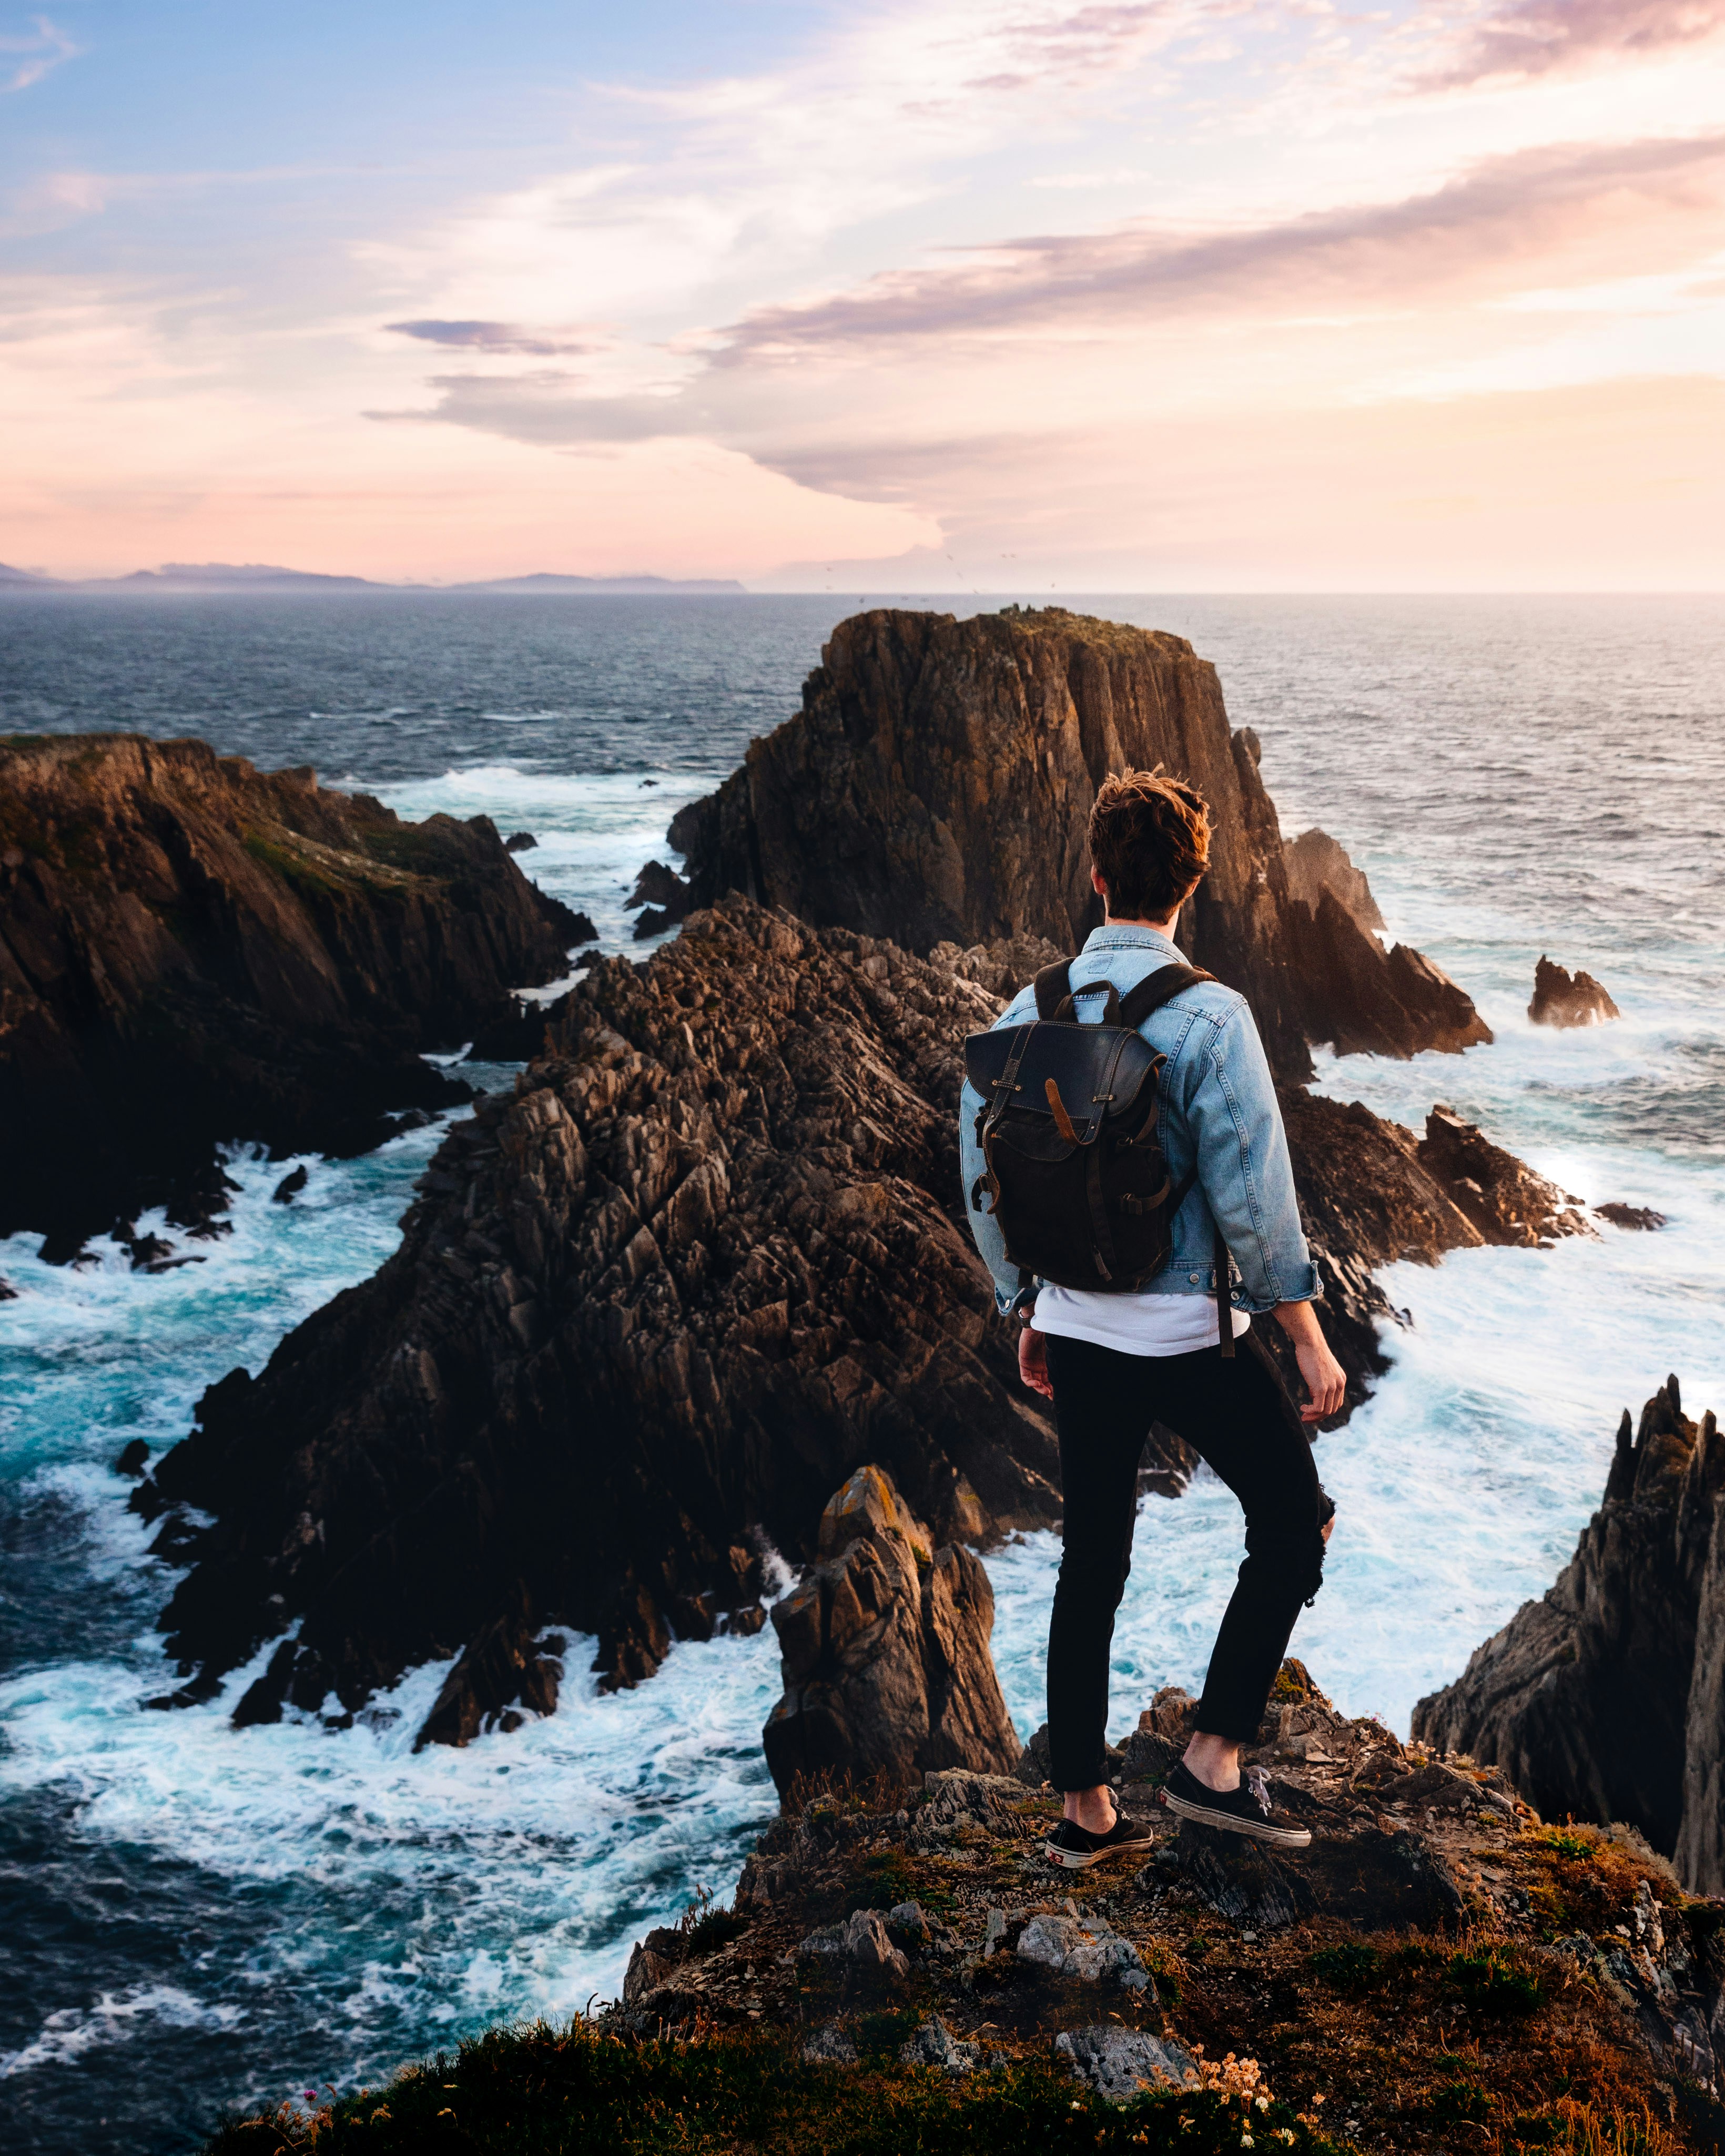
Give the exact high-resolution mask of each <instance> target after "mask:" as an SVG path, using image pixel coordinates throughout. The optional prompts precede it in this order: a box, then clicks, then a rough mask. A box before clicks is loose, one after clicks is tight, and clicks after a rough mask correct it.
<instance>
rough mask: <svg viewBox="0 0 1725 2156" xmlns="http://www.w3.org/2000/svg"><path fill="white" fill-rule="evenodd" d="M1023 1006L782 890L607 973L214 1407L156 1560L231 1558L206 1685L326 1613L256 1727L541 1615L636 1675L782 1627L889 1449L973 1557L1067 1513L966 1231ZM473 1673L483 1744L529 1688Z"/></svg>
mask: <svg viewBox="0 0 1725 2156" xmlns="http://www.w3.org/2000/svg"><path fill="white" fill-rule="evenodd" d="M997 1008H998V1005H997V1004H996V1002H995V1000H994V998H992V997H990V996H989V995H988V993H986V992H985V991H983V989H981V988H978V987H976V986H975V985H974V984H973V983H971V982H969V981H968V980H965V979H963V978H959V977H957V976H955V975H954V974H952V973H949V972H947V971H945V970H943V969H942V968H939V967H937V966H935V965H933V964H931V963H929V962H927V961H924V960H919V959H914V958H911V957H907V956H906V954H905V953H904V952H900V951H896V950H895V949H893V948H892V947H891V946H880V945H876V944H875V943H874V942H872V941H870V939H869V938H867V937H855V936H849V935H845V934H842V933H839V932H835V931H827V932H815V931H814V930H812V929H809V928H807V927H803V926H801V925H800V924H798V923H797V922H794V921H790V920H788V919H787V918H786V917H784V916H782V915H774V914H769V913H767V912H765V911H762V909H760V908H759V907H757V906H752V905H751V904H749V903H748V901H746V900H736V901H732V902H731V903H729V904H728V905H726V906H724V907H722V908H720V909H717V910H716V911H712V912H710V913H706V914H703V915H699V916H694V917H692V918H691V921H689V923H688V924H687V926H686V927H685V931H684V933H683V934H682V936H681V937H679V938H678V939H677V941H676V942H674V943H671V944H669V945H667V946H666V947H665V948H663V949H662V950H660V952H657V953H656V954H655V957H653V959H652V960H651V962H649V964H648V965H647V966H646V967H644V968H636V967H635V966H634V965H631V964H630V963H629V962H627V961H626V960H624V959H621V958H614V959H599V960H597V961H595V962H594V963H593V967H592V968H591V969H590V971H589V972H588V975H587V978H585V979H584V980H583V982H582V983H580V984H579V985H578V988H576V990H575V991H574V992H573V993H572V996H571V998H569V1000H568V1002H567V1004H566V1005H565V1006H564V1007H563V1011H564V1014H563V1016H562V1018H561V1019H560V1020H559V1021H558V1031H557V1045H556V1049H555V1051H554V1052H553V1053H552V1054H550V1055H547V1056H546V1057H544V1058H542V1060H540V1061H539V1062H537V1063H536V1064H535V1065H533V1066H532V1067H531V1069H530V1070H528V1071H527V1072H526V1074H525V1075H524V1076H523V1077H522V1078H521V1081H519V1083H518V1086H517V1089H516V1094H515V1096H514V1097H513V1099H509V1100H500V1099H492V1100H488V1101H483V1102H482V1103H481V1104H480V1108H479V1110H478V1112H477V1114H476V1116H475V1118H474V1120H472V1121H471V1122H465V1123H463V1124H460V1125H458V1126H457V1127H456V1128H455V1129H454V1131H453V1132H451V1134H450V1136H449V1139H448V1140H447V1141H446V1142H445V1144H444V1147H443V1149H442V1150H441V1152H439V1154H438V1156H437V1158H436V1160H435V1162H434V1164H433V1166H432V1168H431V1170H430V1172H429V1173H428V1175H427V1176H426V1178H424V1183H423V1184H422V1186H421V1194H420V1196H419V1199H418V1202H417V1203H416V1204H415V1205H414V1206H413V1209H412V1210H411V1211H410V1212H409V1214H408V1216H407V1219H406V1222H405V1224H404V1236H403V1244H402V1246H401V1248H400V1250H398V1252H397V1254H396V1255H394V1256H393V1257H392V1258H391V1259H390V1260H389V1261H388V1263H387V1264H386V1265H384V1266H383V1268H382V1270H381V1272H379V1273H378V1275H377V1277H376V1278H375V1279H373V1280H372V1281H368V1282H367V1283H366V1284H365V1285H364V1286H361V1287H357V1288H354V1289H350V1290H349V1291H347V1293H345V1294H343V1295H341V1296H337V1297H336V1300H335V1301H334V1302H332V1303H331V1304H330V1305H329V1306H328V1307H327V1308H326V1309H324V1310H321V1311H320V1312H317V1313H316V1315H315V1316H314V1317H311V1318H310V1319H308V1320H307V1321H306V1322H305V1324H304V1325H302V1326H301V1327H299V1329H298V1330H297V1331H296V1332H294V1333H292V1334H290V1336H289V1337H288V1338H287V1339H286V1340H285V1341H284V1342H283V1343H282V1344H281V1346H280V1347H279V1348H278V1349H277V1350H276V1352H275V1355H274V1356H273V1357H272V1358H271V1359H270V1363H269V1364H268V1366H267V1367H266V1368H265V1369H264V1372H263V1373H262V1374H261V1375H260V1376H259V1377H258V1378H255V1379H254V1378H250V1377H249V1376H248V1375H247V1373H245V1372H244V1371H235V1372H234V1373H231V1374H230V1375H229V1376H228V1377H227V1378H223V1380H222V1382H221V1383H219V1384H218V1385H217V1386H214V1387H213V1388H212V1389H211V1390H210V1391H209V1392H208V1394H206V1395H205V1397H204V1399H203V1402H202V1403H201V1404H200V1408H199V1411H198V1412H199V1422H200V1427H199V1428H198V1430H196V1431H195V1432H194V1434H193V1435H192V1436H191V1437H190V1438H188V1439H187V1440H186V1441H185V1442H184V1443H182V1445H178V1446H177V1447H176V1448H175V1449H174V1450H172V1452H171V1453H169V1454H168V1455H167V1457H166V1458H165V1459H164V1460H162V1461H161V1462H160V1464H159V1465H158V1466H157V1471H156V1474H155V1476H154V1477H153V1478H152V1479H151V1481H150V1482H148V1483H146V1485H144V1486H143V1488H142V1490H141V1491H140V1492H139V1493H138V1497H137V1503H138V1506H139V1509H140V1510H142V1511H145V1512H151V1511H153V1512H158V1513H159V1512H162V1510H163V1508H165V1507H170V1506H175V1507H177V1506H178V1505H181V1504H186V1505H189V1506H193V1507H199V1508H201V1509H202V1510H203V1511H204V1512H208V1513H210V1514H213V1515H214V1516H215V1517H216V1524H215V1525H213V1526H208V1527H206V1526H198V1525H193V1524H186V1525H182V1524H181V1522H180V1520H179V1518H178V1516H177V1515H176V1516H175V1517H172V1518H170V1519H169V1520H167V1522H164V1527H163V1533H162V1539H161V1540H160V1541H159V1543H158V1547H159V1548H161V1549H162V1552H163V1553H164V1554H167V1553H172V1554H173V1555H174V1557H175V1558H176V1559H177V1562H180V1563H187V1562H189V1563H191V1565H192V1570H191V1572H190V1573H189V1575H188V1576H187V1578H185V1579H184V1580H183V1581H182V1583H181V1584H180V1586H179V1587H178V1588H177V1589H176V1591H175V1594H174V1595H173V1598H172V1602H171V1603H170V1604H169V1606H168V1609H167V1614H166V1616H165V1619H164V1620H163V1621H164V1624H165V1625H166V1626H167V1629H168V1630H170V1632H171V1633H172V1635H173V1636H172V1645H173V1648H174V1651H175V1652H176V1653H177V1655H179V1656H180V1657H181V1658H182V1661H183V1663H184V1664H185V1665H186V1666H187V1675H188V1676H191V1675H192V1674H193V1671H196V1672H197V1676H196V1681H195V1683H194V1684H193V1686H192V1687H191V1689H192V1690H193V1691H197V1690H198V1689H199V1688H202V1689H203V1691H205V1692H206V1693H207V1692H208V1690H209V1689H210V1688H211V1687H212V1686H213V1685H214V1684H215V1683H216V1682H217V1681H218V1679H219V1677H220V1676H221V1675H222V1674H223V1672H224V1671H228V1670H231V1669H233V1668H234V1667H236V1666H238V1665H239V1663H241V1662H243V1661H246V1660H247V1659H249V1657H250V1655H252V1654H254V1652H255V1651H256V1649H257V1647H258V1645H259V1644H260V1643H261V1642H262V1641H264V1640H267V1639H269V1638H270V1637H271V1636H273V1635H277V1634H280V1633H283V1632H285V1631H286V1630H288V1628H289V1627H290V1625H293V1623H294V1622H295V1620H296V1619H300V1620H303V1622H302V1623H301V1625H300V1629H299V1631H298V1634H297V1636H296V1638H295V1639H294V1640H290V1641H285V1642H284V1644H283V1645H282V1647H281V1648H280V1650H278V1653H277V1655H276V1656H275V1660H274V1661H272V1662H271V1663H270V1667H269V1671H268V1673H267V1675H266V1676H265V1677H264V1679H262V1680H261V1681H260V1683H259V1686H256V1687H254V1693H253V1694H249V1695H248V1701H249V1705H248V1707H247V1710H246V1711H247V1713H248V1715H249V1716H251V1717H254V1718H255V1717H257V1716H259V1715H261V1714H264V1713H266V1712H280V1705H281V1702H283V1701H284V1700H285V1699H292V1700H293V1701H295V1702H296V1703H298V1704H300V1705H302V1706H308V1707H311V1708H314V1709H315V1708H316V1707H317V1706H318V1704H319V1703H320V1702H321V1701H322V1700H323V1699H324V1698H325V1697H326V1694H327V1692H328V1691H330V1690H331V1688H332V1687H333V1688H334V1690H335V1691H336V1692H337V1694H338V1696H339V1697H340V1698H341V1702H342V1703H343V1705H344V1707H346V1708H347V1709H348V1710H350V1711H351V1710H352V1709H353V1708H354V1707H357V1706H358V1705H359V1704H360V1703H361V1702H362V1701H363V1700H364V1699H365V1697H367V1695H368V1694H369V1693H370V1692H371V1691H372V1690H373V1689H374V1688H376V1687H377V1686H380V1685H384V1684H388V1683H389V1682H391V1681H393V1680H394V1678H395V1677H397V1676H398V1675H399V1674H400V1673H401V1671H403V1670H404V1669H406V1668H408V1666H411V1665H413V1664H414V1663H417V1662H419V1661H426V1660H429V1659H431V1658H433V1657H435V1656H441V1655H450V1654H454V1653H457V1652H459V1651H460V1650H463V1649H464V1648H467V1647H469V1646H470V1643H471V1642H473V1641H475V1640H477V1639H478V1638H479V1637H480V1635H481V1634H482V1633H483V1632H484V1631H485V1628H487V1627H488V1626H490V1625H493V1623H494V1621H495V1620H497V1619H498V1618H500V1617H501V1616H503V1615H505V1614H506V1613H508V1612H510V1611H511V1610H513V1609H516V1608H517V1607H518V1606H519V1598H520V1597H521V1595H523V1594H525V1596H526V1601H527V1603H528V1604H531V1610H532V1612H533V1617H534V1622H535V1623H536V1625H567V1626H569V1627H571V1628H572V1629H574V1630H581V1631H587V1632H596V1633H597V1634H598V1635H599V1641H600V1647H599V1656H600V1666H601V1667H602V1668H603V1671H605V1673H606V1676H607V1680H608V1681H610V1682H614V1683H629V1682H633V1681H635V1680H637V1679H638V1678H640V1677H642V1676H646V1675H648V1674H649V1672H650V1671H652V1670H653V1669H655V1667H656V1666H657V1665H658V1663H659V1661H660V1659H661V1658H662V1656H663V1655H664V1654H665V1651H666V1649H667V1647H668V1645H669V1644H670V1639H671V1637H672V1636H673V1635H678V1636H683V1637H689V1636H706V1635H708V1634H710V1633H711V1631H712V1630H715V1629H716V1627H718V1626H720V1625H722V1624H726V1623H730V1622H736V1621H742V1622H746V1623H751V1624H758V1623H759V1622H760V1621H761V1612H760V1609H759V1606H758V1600H757V1598H758V1594H759V1589H760V1585H761V1560H760V1555H759V1550H758V1547H757V1537H758V1536H759V1534H761V1533H762V1532H764V1534H765V1535H766V1536H767V1537H770V1539H771V1540H772V1542H773V1543H775V1544H776V1545H777V1546H778V1548H781V1549H783V1550H784V1551H785V1552H787V1553H788V1554H789V1555H790V1556H792V1557H793V1558H797V1559H799V1560H800V1559H805V1558H812V1557H814V1555H815V1554H816V1546H815V1539H814V1537H815V1527H816V1522H818V1521H819V1518H820V1515H821V1508H822V1506H823V1504H824V1501H825V1500H826V1498H827V1496H828V1495H829V1492H830V1491H832V1490H833V1488H834V1486H835V1485H836V1484H838V1483H839V1482H840V1481H843V1480H844V1478H845V1476H847V1475H849V1474H850V1472H851V1471H853V1470H854V1469H855V1467H857V1466H860V1465H861V1464H862V1463H863V1462H865V1461H873V1462H878V1463H879V1464H880V1466H881V1467H883V1468H884V1469H886V1471H888V1472H889V1473H890V1474H891V1476H893V1478H894V1480H895V1481H896V1484H897V1486H898V1487H899V1488H900V1489H901V1491H903V1492H904V1494H905V1496H906V1500H907V1501H909V1502H910V1503H911V1505H912V1506H913V1507H914V1508H915V1510H916V1513H917V1515H918V1516H920V1517H922V1518H923V1519H925V1520H927V1521H928V1522H930V1525H931V1527H932V1531H933V1532H934V1535H935V1537H936V1538H937V1542H938V1543H947V1542H951V1541H952V1540H954V1539H955V1538H958V1539H964V1540H969V1539H973V1538H975V1537H978V1536H981V1535H983V1534H988V1533H998V1532H1003V1531H1005V1530H1008V1529H1010V1528H1013V1527H1021V1526H1023V1527H1029V1526H1032V1525H1035V1524H1039V1523H1041V1522H1046V1521H1049V1520H1050V1519H1051V1518H1053V1517H1056V1516H1057V1514H1058V1511H1059V1498H1058V1495H1057V1493H1056V1490H1055V1481H1054V1478H1055V1472H1056V1459H1057V1455H1056V1451H1055V1443H1054V1440H1053V1436H1052V1434H1051V1432H1050V1430H1049V1427H1048V1424H1047V1423H1046V1421H1045V1419H1044V1417H1043V1415H1042V1414H1041V1412H1040V1405H1039V1404H1035V1403H1034V1402H1032V1401H1031V1400H1030V1399H1029V1395H1027V1394H1024V1392H1023V1390H1022V1389H1021V1388H1020V1387H1019V1384H1018V1383H1017V1380H1016V1376H1015V1365H1014V1341H1013V1337H1012V1335H1011V1332H1009V1328H1008V1327H1005V1326H1004V1325H1001V1324H1000V1323H999V1322H998V1321H996V1320H995V1319H994V1318H993V1316H992V1312H993V1297H992V1295H991V1292H990V1290H989V1286H988V1279H987V1276H986V1274H985V1273H984V1272H983V1269H982V1266H981V1265H980V1263H979V1261H978V1259H977V1257H976V1255H975V1253H974V1251H973V1249H972V1247H971V1245H970V1242H969V1239H968V1236H967V1235H965V1234H964V1232H963V1229H962V1228H961V1227H960V1226H958V1225H957V1224H956V1223H955V1220H954V1219H953V1217H952V1211H951V1210H949V1209H956V1206H957V1201H958V1191H957V1143H956V1129H955V1118H954V1116H953V1114H952V1101H953V1100H954V1099H955V1097H956V1096H957V1088H958V1080H959V1067H960V1066H959V1060H958V1059H959V1054H960V1044H961V1042H962V1039H963V1034H965V1033H966V1032H967V1031H969V1030H971V1029H974V1028H975V1027H977V1026H978V1025H982V1024H987V1023H988V1020H989V1019H991V1018H992V1016H993V1014H994V1011H995V1010H996V1009H997ZM962 1570H963V1567H958V1568H956V1569H955V1574H954V1576H955V1578H956V1577H957V1572H959V1571H962ZM944 1577H945V1574H944V1573H943V1574H942V1578H944ZM513 1636H514V1637H515V1638H516V1645H517V1648H519V1647H520V1646H521V1640H522V1638H523V1636H524V1635H522V1633H521V1627H520V1625H517V1626H516V1631H515V1634H514V1635H513ZM520 1659H521V1655H520V1654H519V1653H516V1654H515V1655H514V1659H513V1661H512V1660H511V1657H510V1656H508V1655H506V1656H504V1657H502V1659H501V1661H497V1662H496V1667H497V1669H499V1670H500V1671H503V1681H505V1682H506V1683H507V1684H509V1685H513V1683H514V1681H515V1679H514V1676H513V1675H512V1674H511V1672H512V1671H513V1669H514V1666H515V1663H516V1662H517V1661H520ZM487 1666H490V1665H487ZM473 1682H474V1689H473V1690H472V1696H471V1700H470V1704H469V1705H468V1706H467V1707H464V1709H463V1710H462V1717H461V1718H459V1719H458V1722H457V1723H456V1724H454V1725H452V1727H455V1728H456V1729H457V1730H458V1731H459V1727H460V1726H463V1722H470V1721H472V1720H473V1717H475V1716H481V1717H482V1716H483V1715H485V1714H488V1713H491V1712H500V1711H501V1710H503V1709H505V1708H506V1707H508V1706H509V1705H510V1704H511V1702H512V1701H513V1698H514V1697H515V1695H514V1693H513V1692H512V1691H501V1692H500V1691H497V1690H495V1688H492V1689H490V1690H487V1689H486V1687H485V1678H484V1671H475V1673H474V1680H473ZM434 1733H442V1725H440V1726H439V1732H434Z"/></svg>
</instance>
